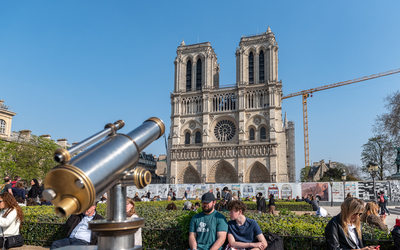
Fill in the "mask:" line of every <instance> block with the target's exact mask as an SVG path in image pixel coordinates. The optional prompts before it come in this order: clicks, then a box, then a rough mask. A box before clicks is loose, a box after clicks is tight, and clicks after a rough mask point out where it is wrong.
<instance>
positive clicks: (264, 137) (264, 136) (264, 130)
mask: <svg viewBox="0 0 400 250" xmlns="http://www.w3.org/2000/svg"><path fill="white" fill-rule="evenodd" d="M260 139H261V140H262V139H267V131H266V129H265V127H262V128H261V130H260Z"/></svg>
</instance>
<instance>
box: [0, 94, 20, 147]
mask: <svg viewBox="0 0 400 250" xmlns="http://www.w3.org/2000/svg"><path fill="white" fill-rule="evenodd" d="M16 114H17V113H15V112H12V111H11V110H9V107H8V106H6V105H4V100H0V139H3V140H6V141H8V140H10V136H11V124H12V119H13V116H15V115H16Z"/></svg>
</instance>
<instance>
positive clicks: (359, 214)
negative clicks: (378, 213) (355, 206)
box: [354, 213, 363, 216]
mask: <svg viewBox="0 0 400 250" xmlns="http://www.w3.org/2000/svg"><path fill="white" fill-rule="evenodd" d="M362 214H363V213H357V214H354V215H358V216H361V215H362Z"/></svg>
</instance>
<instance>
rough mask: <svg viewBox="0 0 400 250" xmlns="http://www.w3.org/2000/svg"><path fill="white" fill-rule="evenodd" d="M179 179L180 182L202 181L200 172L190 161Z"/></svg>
mask: <svg viewBox="0 0 400 250" xmlns="http://www.w3.org/2000/svg"><path fill="white" fill-rule="evenodd" d="M178 179H179V180H180V181H179V182H180V183H201V179H200V174H199V172H197V170H196V169H194V167H193V166H192V165H191V164H190V163H189V166H187V167H186V168H184V169H183V170H182V171H181V173H180V174H179V177H178Z"/></svg>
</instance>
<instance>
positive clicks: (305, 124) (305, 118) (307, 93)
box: [282, 69, 400, 166]
mask: <svg viewBox="0 0 400 250" xmlns="http://www.w3.org/2000/svg"><path fill="white" fill-rule="evenodd" d="M396 73H400V69H395V70H390V71H386V72H382V73H379V74H373V75H370V76H364V77H360V78H356V79H353V80H349V81H344V82H338V83H334V84H329V85H325V86H321V87H317V88H312V89H307V90H303V91H299V92H295V93H292V94H289V95H285V96H283V97H282V100H284V99H287V98H290V97H295V96H299V95H302V96H303V128H304V156H305V157H304V158H305V166H310V153H309V140H308V114H307V98H308V97H309V96H310V94H312V93H314V92H317V91H321V90H326V89H331V88H336V87H340V86H344V85H348V84H352V83H356V82H362V81H366V80H370V79H374V78H378V77H382V76H388V75H393V74H396Z"/></svg>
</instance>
